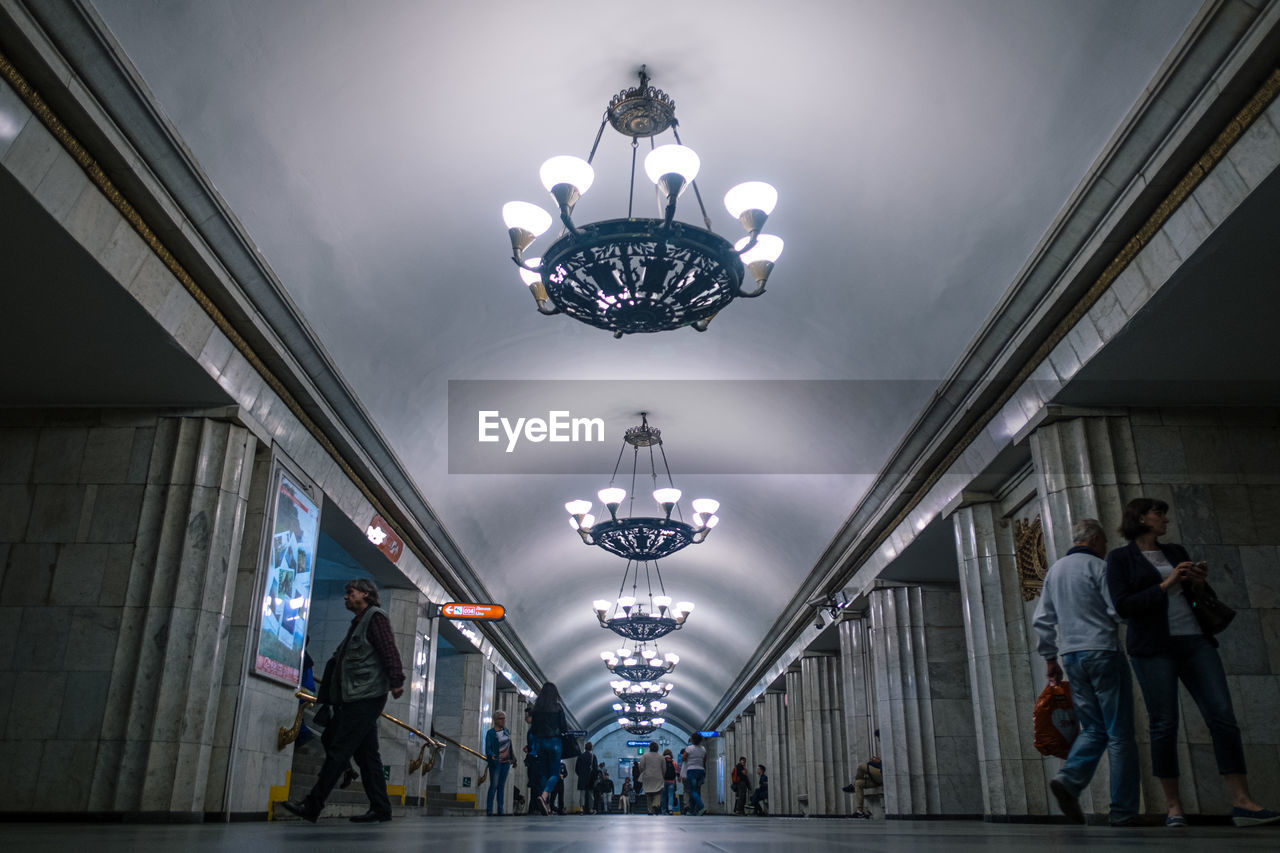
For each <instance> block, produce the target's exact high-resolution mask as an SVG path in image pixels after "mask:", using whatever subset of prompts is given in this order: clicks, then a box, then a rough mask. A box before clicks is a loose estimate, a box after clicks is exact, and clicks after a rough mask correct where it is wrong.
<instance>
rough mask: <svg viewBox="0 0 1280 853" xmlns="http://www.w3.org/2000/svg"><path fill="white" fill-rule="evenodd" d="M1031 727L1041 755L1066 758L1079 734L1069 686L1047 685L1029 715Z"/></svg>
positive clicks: (1061, 684)
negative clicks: (1033, 725)
mask: <svg viewBox="0 0 1280 853" xmlns="http://www.w3.org/2000/svg"><path fill="white" fill-rule="evenodd" d="M1031 717H1032V720H1033V721H1034V723H1035V747H1036V751H1038V752H1039V753H1040V754H1041V755H1052V756H1055V757H1056V758H1066V757H1067V753H1069V752H1071V744H1072V743H1074V742H1075V739H1076V735H1078V734H1079V733H1080V721H1079V720H1077V719H1076V709H1075V705H1074V704H1072V702H1071V685H1070V684H1068V683H1067V682H1065V681H1059V682H1058V683H1057V684H1050V685H1048V686H1047V687H1045V689H1044V690H1042V691H1041V692H1040V698H1039V699H1037V700H1036V706H1035V710H1034V711H1032V714H1031Z"/></svg>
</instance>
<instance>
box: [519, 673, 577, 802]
mask: <svg viewBox="0 0 1280 853" xmlns="http://www.w3.org/2000/svg"><path fill="white" fill-rule="evenodd" d="M531 716H532V717H533V720H532V722H531V723H530V729H529V730H530V732H531V733H532V734H533V741H534V754H535V755H537V757H538V766H539V769H540V770H541V776H542V780H543V782H542V793H541V794H540V795H539V796H538V798H537V799H535V800H533V801H532V802H530V804H529V805H530V806H532V807H533V808H534V809H536V810H537V811H538V812H540V813H541V814H544V815H549V814H551V803H550V797H551V792H552V791H554V790H555V788H556V784H557V783H558V782H560V771H561V770H562V769H563V767H562V766H561V764H560V751H561V748H562V743H563V741H562V740H561V733H562V732H564V731H567V730H568V728H569V723H568V721H567V720H566V719H565V714H564V705H563V704H561V702H560V691H559V690H558V689H557V688H556V686H555V684H553V683H552V682H550V681H548V682H547V683H546V684H543V685H542V690H541V691H539V693H538V698H537V699H535V700H534V703H533V714H532V715H531Z"/></svg>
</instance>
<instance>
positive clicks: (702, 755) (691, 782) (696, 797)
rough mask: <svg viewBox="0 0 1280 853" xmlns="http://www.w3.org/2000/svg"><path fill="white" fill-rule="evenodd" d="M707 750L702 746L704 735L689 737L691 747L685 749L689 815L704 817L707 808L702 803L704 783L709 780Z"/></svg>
mask: <svg viewBox="0 0 1280 853" xmlns="http://www.w3.org/2000/svg"><path fill="white" fill-rule="evenodd" d="M706 760H707V749H706V747H704V746H703V745H702V735H700V734H698V733H697V732H694V733H693V734H691V735H689V745H688V746H686V747H685V748H684V762H683V765H682V766H683V768H684V778H685V790H686V791H688V793H689V813H690V814H695V815H704V814H706V813H707V807H706V806H705V805H704V804H703V802H702V781H703V780H704V779H706V778H707V765H706Z"/></svg>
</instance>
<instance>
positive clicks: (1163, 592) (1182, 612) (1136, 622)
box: [1107, 498, 1280, 827]
mask: <svg viewBox="0 0 1280 853" xmlns="http://www.w3.org/2000/svg"><path fill="white" fill-rule="evenodd" d="M1168 511H1169V505H1168V504H1167V503H1165V502H1164V501H1162V500H1158V499H1155V498H1135V499H1134V500H1132V501H1130V502H1129V503H1128V504H1127V505H1126V506H1125V508H1124V517H1123V520H1122V521H1121V524H1120V533H1121V535H1123V536H1124V538H1125V539H1128V540H1129V544H1128V545H1126V546H1124V547H1122V548H1117V549H1115V550H1114V551H1112V552H1111V553H1110V554H1108V555H1107V586H1108V588H1109V590H1110V592H1111V599H1112V601H1113V602H1114V603H1115V608H1116V612H1117V613H1119V614H1120V616H1121V618H1123V619H1126V620H1128V623H1129V629H1128V636H1127V639H1126V645H1127V648H1128V652H1129V660H1130V663H1131V664H1132V666H1133V674H1134V676H1135V677H1136V678H1137V679H1138V686H1139V687H1140V688H1141V689H1142V698H1143V701H1144V702H1145V703H1146V706H1147V716H1148V718H1149V720H1150V728H1151V770H1152V773H1153V774H1154V775H1155V776H1156V777H1157V778H1158V779H1159V780H1160V786H1161V787H1162V788H1163V790H1164V796H1165V801H1166V804H1167V815H1166V817H1165V826H1168V827H1184V826H1186V825H1187V819H1186V816H1185V815H1184V814H1183V812H1182V799H1181V797H1180V795H1179V793H1178V682H1179V681H1181V682H1182V684H1183V685H1184V686H1185V687H1186V688H1187V692H1189V693H1190V694H1191V697H1192V698H1193V699H1194V700H1195V703H1196V706H1197V707H1198V708H1199V709H1200V714H1201V716H1202V717H1203V718H1204V721H1205V724H1206V725H1207V726H1208V727H1209V734H1210V736H1211V737H1212V739H1213V754H1214V758H1215V759H1216V760H1217V764H1218V772H1219V773H1221V774H1222V777H1223V780H1224V781H1225V782H1226V786H1227V790H1228V791H1229V793H1230V796H1231V801H1232V805H1233V809H1232V821H1233V822H1234V823H1235V825H1236V826H1257V825H1260V824H1264V823H1272V822H1274V821H1280V812H1276V811H1272V810H1271V809H1265V808H1263V807H1262V806H1260V805H1258V804H1257V803H1256V802H1254V801H1253V798H1252V797H1251V796H1250V795H1249V785H1248V776H1247V775H1246V771H1245V760H1244V744H1243V741H1242V740H1241V737H1240V727H1239V725H1237V724H1236V717H1235V711H1234V710H1233V708H1232V705H1231V693H1230V690H1229V688H1228V686H1227V676H1226V672H1225V670H1223V668H1222V660H1221V659H1220V658H1219V657H1218V641H1217V640H1216V639H1214V637H1213V635H1212V634H1211V633H1209V632H1207V631H1205V630H1204V629H1203V628H1202V627H1201V625H1200V623H1199V622H1198V621H1197V619H1196V616H1195V614H1194V612H1193V610H1192V608H1191V605H1190V604H1189V603H1188V594H1192V595H1194V594H1196V593H1198V592H1200V591H1202V590H1204V587H1205V578H1206V576H1207V573H1208V567H1207V565H1206V564H1205V563H1203V562H1200V563H1193V562H1192V561H1191V558H1190V556H1189V555H1188V554H1187V550H1186V549H1185V548H1183V547H1182V546H1181V545H1175V544H1171V543H1162V542H1160V541H1158V540H1159V537H1161V536H1163V535H1164V534H1165V532H1166V531H1167V530H1168V527H1169V518H1168ZM1206 591H1207V590H1206Z"/></svg>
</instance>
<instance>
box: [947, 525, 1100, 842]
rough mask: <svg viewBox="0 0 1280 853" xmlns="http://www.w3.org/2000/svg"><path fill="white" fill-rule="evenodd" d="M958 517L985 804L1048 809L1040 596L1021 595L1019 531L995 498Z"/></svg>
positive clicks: (1018, 810) (991, 810)
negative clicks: (1037, 729)
mask: <svg viewBox="0 0 1280 853" xmlns="http://www.w3.org/2000/svg"><path fill="white" fill-rule="evenodd" d="M952 523H953V525H954V526H955V534H956V559H957V562H958V563H959V566H960V594H961V596H962V598H963V601H964V613H965V641H966V643H967V645H968V649H969V688H970V692H971V694H972V696H973V718H974V730H975V733H976V735H977V752H978V771H979V774H980V776H981V781H982V792H983V811H984V813H985V814H987V815H988V816H1000V817H1003V816H1010V815H1045V814H1048V813H1049V792H1048V778H1049V774H1047V773H1046V772H1045V768H1046V764H1045V761H1044V759H1043V758H1042V757H1041V755H1040V753H1039V752H1037V751H1036V749H1035V746H1034V745H1033V741H1034V738H1033V732H1032V721H1031V708H1032V703H1033V702H1034V701H1035V697H1036V695H1037V694H1038V693H1039V692H1040V690H1041V689H1042V688H1043V686H1044V666H1043V663H1042V662H1041V661H1040V658H1039V657H1038V656H1037V655H1036V654H1035V644H1036V639H1035V635H1034V631H1032V629H1031V627H1030V621H1029V620H1030V615H1029V614H1031V613H1033V612H1034V604H1035V603H1034V602H1025V601H1023V597H1022V593H1021V584H1020V583H1019V580H1018V569H1017V565H1016V557H1015V555H1014V542H1013V531H1012V528H1011V526H1010V524H1009V522H1008V521H1007V520H1006V519H1003V518H1001V517H1000V509H999V507H998V505H995V504H992V503H979V504H974V505H971V506H966V507H963V508H961V509H959V510H958V511H957V512H956V513H955V515H954V516H952ZM1055 769H1056V766H1055ZM1086 802H1087V801H1086Z"/></svg>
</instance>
